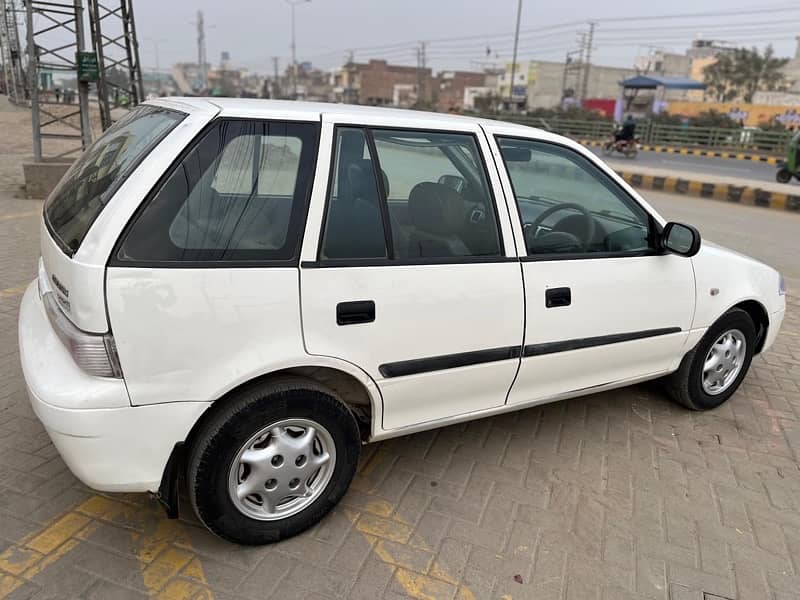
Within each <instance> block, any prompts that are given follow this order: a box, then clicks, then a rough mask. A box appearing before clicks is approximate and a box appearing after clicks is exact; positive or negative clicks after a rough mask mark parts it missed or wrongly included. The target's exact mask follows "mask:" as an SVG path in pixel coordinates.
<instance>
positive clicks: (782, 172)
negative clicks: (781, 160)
mask: <svg viewBox="0 0 800 600" xmlns="http://www.w3.org/2000/svg"><path fill="white" fill-rule="evenodd" d="M791 180H792V174H791V173H790V172H789V170H788V169H785V168H783V169H778V171H777V172H776V173H775V181H777V182H778V183H789V182H790V181H791Z"/></svg>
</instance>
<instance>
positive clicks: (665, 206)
mask: <svg viewBox="0 0 800 600" xmlns="http://www.w3.org/2000/svg"><path fill="white" fill-rule="evenodd" d="M642 195H643V196H644V197H645V198H646V199H647V200H648V202H650V203H651V204H652V205H653V206H655V208H656V210H658V212H660V213H661V215H662V216H663V217H664V218H666V219H669V220H673V221H683V222H686V223H689V224H690V225H694V226H695V227H697V228H698V229H699V230H700V234H701V235H702V236H703V237H705V238H708V239H709V240H711V241H714V242H717V243H719V244H722V245H723V246H727V247H729V248H733V249H734V250H737V251H739V252H742V253H744V254H747V255H749V256H753V257H754V258H757V259H759V260H761V261H763V262H765V263H767V264H769V265H772V266H773V267H775V268H776V269H778V270H779V271H781V272H782V273H783V274H784V277H786V279H787V282H789V283H790V285H791V284H792V283H796V284H797V285H794V286H793V287H794V289H798V287H800V260H798V255H799V254H800V237H798V235H797V232H798V231H800V214H797V213H791V212H785V211H780V210H770V209H766V208H759V207H755V206H742V205H738V204H727V203H725V202H720V201H716V200H706V199H701V198H691V197H687V196H678V195H675V194H665V193H662V192H653V191H643V192H642Z"/></svg>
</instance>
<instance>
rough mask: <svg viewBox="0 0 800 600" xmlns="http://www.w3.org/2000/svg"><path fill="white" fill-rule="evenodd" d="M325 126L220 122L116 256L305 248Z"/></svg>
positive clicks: (249, 254) (199, 258)
mask: <svg viewBox="0 0 800 600" xmlns="http://www.w3.org/2000/svg"><path fill="white" fill-rule="evenodd" d="M317 136H318V125H317V124H314V123H293V122H277V121H247V120H221V121H219V122H218V123H216V124H215V125H214V126H213V127H212V128H211V129H210V130H209V131H207V132H206V134H205V135H204V136H203V137H202V139H201V140H200V141H199V142H198V143H197V145H196V146H195V147H194V148H192V149H191V150H190V151H189V152H188V154H186V156H185V157H184V158H183V159H182V160H181V161H180V162H179V164H178V165H177V166H176V167H175V168H174V169H173V171H172V172H171V173H170V174H169V175H168V176H167V177H166V179H165V180H164V181H163V183H162V184H161V187H160V188H158V189H157V190H156V192H155V194H154V195H153V197H152V199H151V200H150V201H149V203H148V204H147V205H146V207H145V208H144V210H143V211H142V213H141V214H140V215H139V217H138V218H137V220H136V222H135V223H134V224H133V226H132V227H131V228H130V231H129V232H128V233H127V235H126V236H125V239H124V241H123V243H122V246H121V248H120V249H119V251H118V252H117V254H116V260H117V261H118V262H120V263H124V264H126V265H131V264H133V263H147V264H150V263H191V262H195V263H198V262H199V263H208V262H240V261H243V262H259V263H260V262H265V261H266V262H272V261H289V260H293V259H294V258H295V257H296V255H297V252H298V247H299V240H300V235H301V231H302V227H303V222H304V220H305V214H306V207H307V205H308V195H309V193H310V191H311V183H312V181H313V170H314V163H315V158H316V150H317Z"/></svg>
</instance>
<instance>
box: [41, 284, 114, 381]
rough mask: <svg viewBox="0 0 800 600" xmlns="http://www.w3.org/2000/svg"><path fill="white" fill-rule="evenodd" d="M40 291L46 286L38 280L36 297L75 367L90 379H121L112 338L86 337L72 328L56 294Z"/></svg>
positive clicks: (44, 290)
mask: <svg viewBox="0 0 800 600" xmlns="http://www.w3.org/2000/svg"><path fill="white" fill-rule="evenodd" d="M45 281H46V279H45ZM43 288H45V285H43V284H42V277H39V294H40V295H41V297H42V302H43V303H44V308H45V312H46V313H47V317H48V319H50V324H51V325H52V326H53V330H55V332H56V334H57V335H58V337H59V338H60V339H61V341H62V342H64V346H66V348H67V350H69V353H70V354H71V355H72V358H73V360H75V363H76V364H77V365H78V366H79V367H80V368H81V369H83V370H84V371H85V372H86V373H88V374H89V375H94V376H96V377H114V378H117V379H121V378H122V368H121V367H120V364H119V356H118V355H117V346H116V344H114V337H113V336H112V335H111V334H108V333H106V334H97V333H87V332H85V331H82V330H81V329H78V328H77V327H75V325H74V324H73V323H72V321H70V320H69V318H67V316H66V315H65V314H64V312H63V311H62V310H61V307H60V306H59V304H58V299H57V298H56V294H55V292H54V291H53V290H51V289H46V288H45V289H43Z"/></svg>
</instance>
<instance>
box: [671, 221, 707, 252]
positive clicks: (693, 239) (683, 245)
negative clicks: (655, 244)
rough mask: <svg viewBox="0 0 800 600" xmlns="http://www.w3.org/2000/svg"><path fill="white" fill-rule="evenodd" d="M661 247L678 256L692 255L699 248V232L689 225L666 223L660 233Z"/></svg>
mask: <svg viewBox="0 0 800 600" xmlns="http://www.w3.org/2000/svg"><path fill="white" fill-rule="evenodd" d="M661 247H662V248H664V250H667V251H668V252H672V253H673V254H678V255H680V256H694V255H695V254H697V252H698V251H699V250H700V232H699V231H697V229H695V228H694V227H692V226H691V225H684V224H683V223H673V222H670V223H667V224H666V226H665V227H664V232H663V233H662V234H661Z"/></svg>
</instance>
